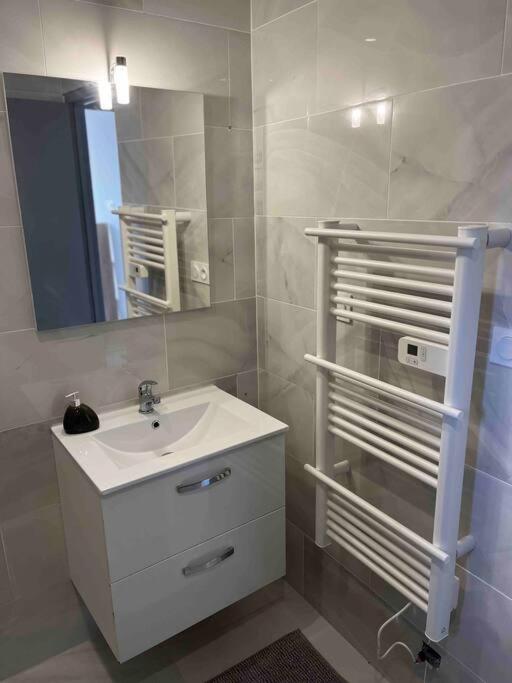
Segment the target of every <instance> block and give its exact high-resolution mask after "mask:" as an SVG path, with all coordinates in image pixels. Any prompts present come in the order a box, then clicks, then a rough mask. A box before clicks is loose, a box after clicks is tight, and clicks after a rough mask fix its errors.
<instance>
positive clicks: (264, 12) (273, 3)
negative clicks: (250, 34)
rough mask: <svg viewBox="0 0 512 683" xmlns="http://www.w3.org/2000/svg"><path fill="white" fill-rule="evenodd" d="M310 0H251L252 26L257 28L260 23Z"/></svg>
mask: <svg viewBox="0 0 512 683" xmlns="http://www.w3.org/2000/svg"><path fill="white" fill-rule="evenodd" d="M308 2H311V0H253V2H252V28H253V29H255V28H258V26H260V25H261V24H266V23H268V22H269V21H273V20H274V19H277V18H278V17H280V16H282V15H283V14H287V13H288V12H293V10H295V9H299V7H302V6H303V5H307V4H308Z"/></svg>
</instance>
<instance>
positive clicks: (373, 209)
mask: <svg viewBox="0 0 512 683" xmlns="http://www.w3.org/2000/svg"><path fill="white" fill-rule="evenodd" d="M292 16H293V15H292ZM384 104H385V106H386V107H387V116H386V117H385V118H384V122H383V123H379V122H378V121H381V119H378V118H377V109H378V105H377V104H369V105H364V106H362V107H359V108H357V109H356V110H344V111H338V112H331V113H328V114H321V115H316V116H311V117H309V119H298V120H295V121H290V122H287V123H281V124H275V125H269V126H265V127H261V128H257V129H256V130H255V138H254V140H255V142H254V144H255V202H256V213H257V214H259V215H264V216H338V217H340V218H341V217H354V216H362V217H372V216H381V215H384V214H385V212H386V202H387V192H388V174H389V148H390V131H391V124H390V122H391V117H390V105H389V104H388V103H384ZM354 112H358V113H354ZM357 116H360V117H361V122H360V125H359V126H354V125H353V117H357Z"/></svg>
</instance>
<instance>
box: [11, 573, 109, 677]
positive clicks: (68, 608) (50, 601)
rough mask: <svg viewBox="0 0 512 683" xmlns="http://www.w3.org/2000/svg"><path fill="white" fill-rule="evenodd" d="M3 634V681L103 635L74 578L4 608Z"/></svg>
mask: <svg viewBox="0 0 512 683" xmlns="http://www.w3.org/2000/svg"><path fill="white" fill-rule="evenodd" d="M0 633H1V638H0V679H1V680H4V679H8V678H9V676H13V675H15V674H16V673H18V672H21V671H25V670H27V669H30V668H31V667H33V666H35V665H37V664H39V663H41V662H46V661H48V660H51V659H52V658H53V657H55V656H56V655H60V654H61V653H62V652H65V651H66V650H68V649H69V648H72V647H74V646H76V645H78V644H79V643H83V642H84V641H86V640H89V639H91V638H94V639H95V640H98V639H100V638H101V636H100V634H99V631H98V628H97V627H96V625H95V624H94V623H93V621H92V617H91V616H90V615H89V614H88V612H87V610H86V609H85V607H84V605H83V603H82V602H81V600H80V598H79V597H78V594H77V592H76V591H75V589H74V588H73V586H72V584H71V581H66V582H65V583H59V584H56V585H54V586H50V587H45V588H44V589H43V590H42V591H41V592H40V593H38V594H37V595H31V596H30V597H26V598H23V599H21V600H16V601H15V602H12V603H11V604H9V605H8V606H7V607H4V608H3V609H2V610H1V611H0ZM105 647H106V646H105ZM112 656H113V655H112ZM36 680H37V678H36ZM42 680H45V679H42ZM50 680H53V681H55V679H51V678H50ZM40 681H41V679H40ZM45 683H46V682H45ZM48 683H49V681H48Z"/></svg>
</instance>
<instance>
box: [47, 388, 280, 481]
mask: <svg viewBox="0 0 512 683" xmlns="http://www.w3.org/2000/svg"><path fill="white" fill-rule="evenodd" d="M99 417H100V428H99V429H98V430H96V431H94V432H90V433H88V434H75V435H70V434H66V433H65V432H64V430H63V428H62V426H61V425H56V426H55V427H52V432H53V436H54V438H55V439H57V441H59V442H60V443H61V444H62V446H64V448H65V449H66V450H67V451H68V452H69V454H70V455H71V456H72V457H73V458H74V460H75V461H76V462H77V464H78V465H79V466H80V467H81V468H82V469H83V470H84V472H85V473H86V474H87V476H88V477H89V479H90V480H91V481H92V482H93V484H94V485H95V486H96V488H97V489H98V490H99V491H100V493H110V492H112V491H115V490H117V489H120V488H123V487H125V486H128V485H130V484H133V483H135V482H138V481H142V480H144V479H147V478H149V477H153V476H156V475H158V474H161V473H162V472H166V471H170V470H173V469H176V468H178V467H183V466H185V465H188V464H190V463H191V462H194V461H197V460H201V459H203V458H207V457H210V456H212V455H217V454H219V453H222V452H225V451H228V450H231V449H233V448H238V447H239V446H241V445H243V444H247V443H252V442H253V441H258V440H260V439H264V438H266V437H268V436H270V435H272V434H278V433H280V432H284V431H286V430H287V426H286V425H285V424H283V423H282V422H279V421H278V420H275V419H274V418H272V417H270V416H269V415H266V414H265V413H262V412H261V411H260V410H258V409H256V408H254V407H253V406H250V405H249V404H247V403H245V402H244V401H241V400H239V399H237V398H235V397H234V396H231V395H230V394H227V393H225V392H224V391H221V390H220V389H218V388H217V387H214V386H208V387H204V388H201V389H195V390H192V391H187V392H183V393H181V394H176V395H173V396H169V397H166V398H163V399H162V402H161V403H160V404H159V405H158V406H157V409H155V411H154V412H153V413H149V414H147V415H141V414H140V413H139V412H138V407H137V406H130V407H128V408H122V409H120V410H113V411H108V412H104V413H102V414H100V416H99Z"/></svg>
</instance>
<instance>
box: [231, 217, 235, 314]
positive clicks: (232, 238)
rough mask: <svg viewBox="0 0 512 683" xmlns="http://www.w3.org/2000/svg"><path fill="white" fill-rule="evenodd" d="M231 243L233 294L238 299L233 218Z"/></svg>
mask: <svg viewBox="0 0 512 683" xmlns="http://www.w3.org/2000/svg"><path fill="white" fill-rule="evenodd" d="M231 244H232V248H233V296H234V298H235V301H236V257H235V219H234V218H231Z"/></svg>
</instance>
